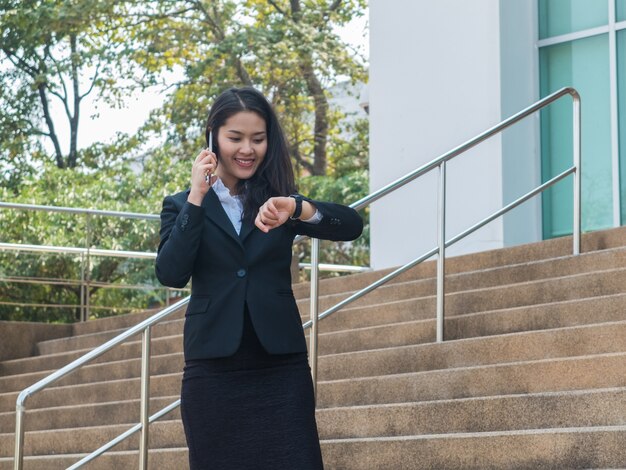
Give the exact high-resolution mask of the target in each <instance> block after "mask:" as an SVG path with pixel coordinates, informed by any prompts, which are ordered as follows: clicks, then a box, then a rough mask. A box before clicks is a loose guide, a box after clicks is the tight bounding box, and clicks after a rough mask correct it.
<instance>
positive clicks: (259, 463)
mask: <svg viewBox="0 0 626 470" xmlns="http://www.w3.org/2000/svg"><path fill="white" fill-rule="evenodd" d="M181 414H182V420H183V426H184V428H185V436H186V438H187V445H188V447H189V466H190V469H191V470H213V469H215V470H231V469H232V470H270V469H271V470H279V469H298V470H320V469H322V468H323V464H322V455H321V451H320V444H319V437H318V434H317V425H316V422H315V402H314V398H313V383H312V379H311V370H310V368H309V364H308V361H307V354H306V353H296V354H268V353H267V352H266V351H265V349H264V348H263V346H262V345H261V343H260V341H259V339H258V337H257V335H256V333H255V331H254V327H253V326H252V322H251V320H250V316H249V314H248V311H247V309H246V312H245V314H244V327H243V335H242V339H241V345H240V346H239V349H238V350H237V352H236V353H235V354H234V355H232V356H229V357H224V358H217V359H199V360H190V361H187V362H186V363H185V370H184V374H183V383H182V390H181Z"/></svg>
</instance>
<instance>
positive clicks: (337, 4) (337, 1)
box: [328, 0, 342, 11]
mask: <svg viewBox="0 0 626 470" xmlns="http://www.w3.org/2000/svg"><path fill="white" fill-rule="evenodd" d="M341 1H342V0H335V1H334V2H333V3H332V5H331V6H329V7H328V11H335V10H337V8H339V7H340V6H341Z"/></svg>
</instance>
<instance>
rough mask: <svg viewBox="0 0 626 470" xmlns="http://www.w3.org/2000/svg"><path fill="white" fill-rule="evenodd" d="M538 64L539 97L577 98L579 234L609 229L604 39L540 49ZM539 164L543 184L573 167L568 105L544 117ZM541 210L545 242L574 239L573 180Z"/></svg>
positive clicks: (606, 43)
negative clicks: (570, 89)
mask: <svg viewBox="0 0 626 470" xmlns="http://www.w3.org/2000/svg"><path fill="white" fill-rule="evenodd" d="M573 3H574V2H573ZM598 3H599V2H598ZM539 59H540V86H541V96H546V95H548V94H550V93H552V92H554V91H556V90H558V89H559V88H562V87H564V86H574V87H575V88H576V89H577V90H578V92H579V93H580V95H581V101H582V175H583V179H582V228H583V230H586V231H588V230H598V229H602V228H607V227H611V226H612V225H613V218H612V199H613V198H612V179H611V138H610V112H609V111H610V106H609V104H610V94H609V40H608V35H606V34H603V35H598V36H592V37H589V38H585V39H579V40H576V41H572V42H568V43H564V44H557V45H554V46H549V47H543V48H541V49H540V54H539ZM541 160H542V179H543V181H546V180H548V179H550V178H551V177H553V176H556V175H557V174H559V173H560V172H562V171H564V170H565V169H567V168H568V167H569V166H571V164H572V111H571V101H570V100H567V99H563V100H559V102H557V103H556V104H553V105H551V106H550V107H548V108H546V109H544V111H542V114H541ZM542 204H543V232H544V238H551V237H558V236H562V235H567V234H570V233H572V220H573V217H572V210H573V209H572V178H571V177H570V178H567V179H566V180H565V181H563V182H560V183H558V184H557V185H556V186H554V187H553V188H551V189H549V190H547V191H546V192H544V196H543V199H542Z"/></svg>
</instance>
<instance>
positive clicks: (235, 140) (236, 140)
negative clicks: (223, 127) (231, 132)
mask: <svg viewBox="0 0 626 470" xmlns="http://www.w3.org/2000/svg"><path fill="white" fill-rule="evenodd" d="M240 140H241V139H240V138H239V137H230V141H231V142H239V141H240Z"/></svg>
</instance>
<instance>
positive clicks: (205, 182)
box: [189, 149, 217, 205]
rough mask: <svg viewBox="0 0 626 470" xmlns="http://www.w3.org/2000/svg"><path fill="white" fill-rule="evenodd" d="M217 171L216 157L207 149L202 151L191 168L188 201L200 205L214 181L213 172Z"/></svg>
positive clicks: (215, 177)
mask: <svg viewBox="0 0 626 470" xmlns="http://www.w3.org/2000/svg"><path fill="white" fill-rule="evenodd" d="M216 169H217V155H215V153H213V152H211V151H209V150H208V149H204V150H202V151H201V152H200V153H199V154H198V155H197V156H196V158H195V160H194V162H193V165H192V167H191V192H190V194H189V201H190V202H192V203H193V204H196V205H200V204H201V203H202V199H204V196H205V195H206V193H207V192H209V189H210V187H211V185H212V184H213V183H215V180H216V179H217V176H216V175H215V170H216Z"/></svg>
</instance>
